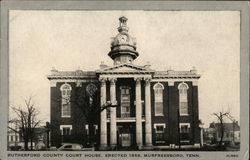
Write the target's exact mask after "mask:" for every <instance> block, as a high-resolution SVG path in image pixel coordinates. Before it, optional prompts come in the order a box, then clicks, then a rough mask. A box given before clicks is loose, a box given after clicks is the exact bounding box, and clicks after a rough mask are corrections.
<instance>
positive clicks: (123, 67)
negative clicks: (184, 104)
mask: <svg viewBox="0 0 250 160" xmlns="http://www.w3.org/2000/svg"><path fill="white" fill-rule="evenodd" d="M100 67H101V68H100V69H98V70H96V71H82V70H75V71H58V70H56V69H52V70H51V75H48V76H47V78H48V79H49V80H51V79H97V77H98V75H100V74H113V75H114V74H147V75H152V77H153V79H177V78H181V79H185V78H190V79H199V78H200V77H201V76H200V75H199V74H197V70H196V69H194V68H193V69H191V70H189V71H174V70H167V71H155V70H153V69H151V68H150V65H149V64H147V65H144V66H139V65H135V64H132V63H121V64H118V65H114V66H106V65H104V64H101V65H100Z"/></svg>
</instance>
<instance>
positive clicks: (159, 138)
mask: <svg viewBox="0 0 250 160" xmlns="http://www.w3.org/2000/svg"><path fill="white" fill-rule="evenodd" d="M165 128H166V125H165V123H156V124H154V129H155V142H156V143H164V142H165V138H164V131H165Z"/></svg>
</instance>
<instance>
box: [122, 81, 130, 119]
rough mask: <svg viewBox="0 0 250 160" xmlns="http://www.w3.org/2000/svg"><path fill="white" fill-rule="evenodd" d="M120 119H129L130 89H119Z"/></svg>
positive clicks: (124, 87) (125, 87)
mask: <svg viewBox="0 0 250 160" xmlns="http://www.w3.org/2000/svg"><path fill="white" fill-rule="evenodd" d="M121 117H130V88H129V87H127V86H123V87H121Z"/></svg>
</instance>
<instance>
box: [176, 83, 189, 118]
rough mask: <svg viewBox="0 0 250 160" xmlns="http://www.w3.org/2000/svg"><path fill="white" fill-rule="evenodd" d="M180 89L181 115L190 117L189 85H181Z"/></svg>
mask: <svg viewBox="0 0 250 160" xmlns="http://www.w3.org/2000/svg"><path fill="white" fill-rule="evenodd" d="M178 89H179V109H180V115H188V98H187V90H188V85H187V84H186V83H180V84H179V86H178Z"/></svg>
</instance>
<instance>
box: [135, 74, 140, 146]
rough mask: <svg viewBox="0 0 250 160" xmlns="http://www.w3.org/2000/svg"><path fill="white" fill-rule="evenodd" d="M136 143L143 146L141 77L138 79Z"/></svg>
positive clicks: (136, 88)
mask: <svg viewBox="0 0 250 160" xmlns="http://www.w3.org/2000/svg"><path fill="white" fill-rule="evenodd" d="M135 90H136V93H135V95H136V110H135V112H136V144H137V146H138V147H141V146H142V120H141V117H142V114H141V111H142V107H141V79H140V78H137V79H136V87H135Z"/></svg>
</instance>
